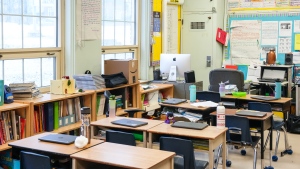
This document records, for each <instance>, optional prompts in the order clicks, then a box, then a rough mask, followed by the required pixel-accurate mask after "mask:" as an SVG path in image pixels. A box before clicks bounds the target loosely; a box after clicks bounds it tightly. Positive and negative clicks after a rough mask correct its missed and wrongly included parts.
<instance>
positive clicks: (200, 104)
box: [191, 101, 218, 107]
mask: <svg viewBox="0 0 300 169" xmlns="http://www.w3.org/2000/svg"><path fill="white" fill-rule="evenodd" d="M191 105H192V106H195V107H217V106H218V103H215V102H212V101H205V102H196V103H191Z"/></svg>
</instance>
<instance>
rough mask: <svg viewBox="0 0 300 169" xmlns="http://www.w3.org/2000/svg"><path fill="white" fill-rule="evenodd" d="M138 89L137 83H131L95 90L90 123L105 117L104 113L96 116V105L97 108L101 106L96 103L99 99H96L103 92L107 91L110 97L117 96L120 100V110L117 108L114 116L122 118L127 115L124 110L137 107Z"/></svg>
mask: <svg viewBox="0 0 300 169" xmlns="http://www.w3.org/2000/svg"><path fill="white" fill-rule="evenodd" d="M138 89H139V83H133V84H126V85H121V86H118V87H114V88H102V89H98V90H96V94H95V98H94V99H95V106H93V107H95V109H93V113H92V121H95V120H99V119H102V118H105V117H106V115H105V112H103V114H98V115H97V112H96V110H97V105H98V106H99V105H101V104H100V103H97V100H98V101H99V99H97V97H100V98H101V95H103V94H104V92H105V91H109V92H110V93H111V94H112V95H115V96H118V97H119V98H121V103H122V105H121V106H120V108H117V111H116V115H117V116H122V115H127V113H126V112H124V109H127V108H130V107H133V108H135V107H138V104H137V95H138V94H137V93H138V92H139V91H138ZM102 98H103V97H102ZM100 100H101V99H100ZM102 106H103V105H102ZM102 108H103V107H102Z"/></svg>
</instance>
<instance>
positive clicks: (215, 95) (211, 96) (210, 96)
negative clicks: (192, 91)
mask: <svg viewBox="0 0 300 169" xmlns="http://www.w3.org/2000/svg"><path fill="white" fill-rule="evenodd" d="M196 99H197V100H205V101H212V102H215V103H219V102H220V101H221V96H220V93H219V92H213V91H198V92H196ZM214 111H216V107H210V108H208V109H206V110H204V111H203V112H202V115H203V120H206V121H207V124H210V116H209V114H210V113H212V112H214Z"/></svg>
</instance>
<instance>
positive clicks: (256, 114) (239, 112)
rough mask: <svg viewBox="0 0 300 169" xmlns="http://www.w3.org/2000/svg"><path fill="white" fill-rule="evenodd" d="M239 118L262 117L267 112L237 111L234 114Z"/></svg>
mask: <svg viewBox="0 0 300 169" xmlns="http://www.w3.org/2000/svg"><path fill="white" fill-rule="evenodd" d="M235 114H236V115H239V116H253V117H264V116H265V115H267V112H261V111H255V110H238V111H236V113H235Z"/></svg>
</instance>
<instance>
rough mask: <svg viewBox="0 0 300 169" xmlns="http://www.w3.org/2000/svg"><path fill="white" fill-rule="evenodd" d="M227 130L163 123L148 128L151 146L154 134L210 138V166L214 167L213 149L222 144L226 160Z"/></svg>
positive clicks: (224, 164)
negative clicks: (193, 127) (199, 128)
mask: <svg viewBox="0 0 300 169" xmlns="http://www.w3.org/2000/svg"><path fill="white" fill-rule="evenodd" d="M226 131H227V128H225V129H218V128H217V127H215V126H208V127H206V128H205V129H203V130H193V129H185V128H176V127H171V125H170V124H166V123H161V124H159V125H157V126H155V127H153V128H150V129H148V130H147V132H148V133H149V148H152V141H153V140H152V138H153V134H162V135H171V136H174V137H176V136H178V137H187V138H188V139H204V140H208V141H209V143H208V148H209V168H210V169H212V168H213V164H214V152H213V150H214V149H215V148H217V147H218V146H219V145H220V144H222V145H223V146H222V159H223V161H226V146H225V145H226ZM225 168H226V163H225V162H224V163H223V169H225Z"/></svg>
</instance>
